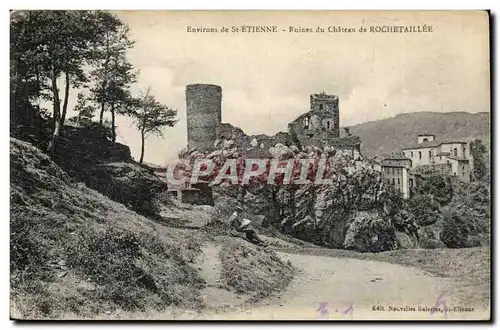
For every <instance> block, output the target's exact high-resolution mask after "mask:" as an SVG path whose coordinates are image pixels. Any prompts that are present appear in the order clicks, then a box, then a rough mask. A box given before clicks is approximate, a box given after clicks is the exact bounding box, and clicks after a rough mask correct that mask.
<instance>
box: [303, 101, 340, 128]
mask: <svg viewBox="0 0 500 330" xmlns="http://www.w3.org/2000/svg"><path fill="white" fill-rule="evenodd" d="M310 104H311V111H314V112H315V113H317V114H318V115H320V117H322V118H331V119H333V126H332V128H331V131H332V132H333V135H334V137H339V135H340V121H339V97H338V96H337V95H327V94H311V96H310Z"/></svg>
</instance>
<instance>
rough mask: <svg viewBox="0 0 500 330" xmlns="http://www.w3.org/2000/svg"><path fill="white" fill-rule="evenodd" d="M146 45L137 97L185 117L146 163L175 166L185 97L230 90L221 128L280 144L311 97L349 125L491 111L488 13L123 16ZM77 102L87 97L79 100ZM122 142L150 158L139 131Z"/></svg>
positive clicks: (124, 125) (136, 59)
mask: <svg viewBox="0 0 500 330" xmlns="http://www.w3.org/2000/svg"><path fill="white" fill-rule="evenodd" d="M116 13H117V14H118V16H119V17H120V18H121V19H122V20H123V21H124V22H125V23H126V24H128V25H129V27H130V29H131V36H132V39H134V40H135V41H136V44H135V47H134V49H133V50H132V51H131V52H130V54H129V59H130V61H131V62H132V64H133V65H134V66H135V67H136V68H138V69H140V79H139V82H138V85H137V86H136V87H135V89H138V88H140V89H144V88H147V87H148V86H151V88H152V92H153V94H154V95H155V96H156V97H157V99H158V100H160V101H162V102H164V103H165V104H167V105H169V106H170V107H172V108H174V109H177V110H178V114H179V119H180V120H179V122H178V123H177V125H176V126H175V127H173V128H166V129H165V139H161V138H156V137H150V138H149V139H148V140H147V143H146V154H145V161H147V162H152V163H156V164H165V163H167V162H172V161H173V160H175V159H176V155H177V152H178V151H179V150H180V149H181V148H183V147H184V146H185V145H186V141H187V137H186V121H185V118H186V116H185V111H186V105H185V86H186V85H187V84H193V83H210V84H216V85H220V86H221V87H222V121H223V122H229V123H231V124H233V125H235V126H238V127H241V128H242V129H243V130H244V131H245V132H246V133H247V134H261V133H263V134H269V135H272V134H275V133H276V132H278V131H286V129H287V124H288V123H289V122H290V121H292V120H294V119H295V118H296V117H297V116H299V115H300V114H302V113H304V112H307V111H308V109H309V94H313V93H319V92H322V91H325V92H326V93H328V94H335V95H338V96H339V99H340V125H341V126H348V125H354V124H358V123H362V122H366V121H373V120H377V119H382V118H386V117H391V116H394V115H396V114H399V113H407V112H415V111H441V112H449V111H469V112H480V111H489V110H490V109H489V104H490V95H489V94H490V93H489V90H490V85H489V41H488V38H489V28H488V16H487V14H486V12H420V13H412V12H406V13H404V12H399V13H398V12H262V11H261V12H255V11H254V12H165V11H142V12H138V11H125V12H123V11H122V12H116ZM245 24H246V25H277V26H278V28H279V30H280V32H279V33H275V34H272V33H267V34H260V33H253V34H251V33H250V34H249V33H188V32H187V26H192V27H216V28H219V29H220V27H221V26H223V25H225V26H228V27H229V28H230V26H232V25H234V26H241V25H245ZM424 24H426V25H431V26H432V27H433V32H432V33H412V34H409V33H384V34H383V33H370V32H366V33H359V32H356V33H328V32H325V33H322V34H318V33H289V32H282V31H281V30H283V29H286V30H287V31H288V29H289V26H295V27H299V26H300V27H310V28H312V29H313V30H316V27H318V26H323V27H324V28H325V29H326V28H328V26H343V27H352V28H355V29H356V30H358V29H359V28H360V27H361V26H365V27H367V28H368V29H369V27H370V26H371V25H373V26H375V25H380V26H382V25H424ZM75 94H76V93H75ZM117 125H118V133H119V134H118V141H119V142H123V143H125V144H127V145H129V146H130V148H131V150H132V155H133V156H134V158H136V159H138V158H139V152H140V137H139V134H138V132H137V131H136V130H135V128H134V127H133V126H132V125H131V121H130V120H128V119H126V118H123V117H120V118H118V120H117Z"/></svg>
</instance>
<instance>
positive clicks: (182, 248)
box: [10, 139, 204, 318]
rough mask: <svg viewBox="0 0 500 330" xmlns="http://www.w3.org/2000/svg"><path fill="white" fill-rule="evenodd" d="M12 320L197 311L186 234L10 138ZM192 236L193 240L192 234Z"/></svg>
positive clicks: (198, 283)
mask: <svg viewBox="0 0 500 330" xmlns="http://www.w3.org/2000/svg"><path fill="white" fill-rule="evenodd" d="M11 178H12V182H11V193H10V195H11V218H10V227H11V264H10V267H11V295H12V296H11V298H12V302H13V315H12V316H13V317H21V318H46V317H50V318H57V317H58V316H59V315H62V314H64V313H67V312H73V313H77V314H79V315H80V316H85V315H91V314H93V313H98V312H102V311H109V312H111V311H113V310H115V309H123V310H132V309H139V310H143V309H146V308H156V309H161V308H163V307H164V306H167V305H187V306H191V307H196V306H197V305H199V304H200V300H199V290H200V289H201V288H203V286H204V283H203V280H202V279H201V278H200V277H199V276H198V273H197V271H195V269H194V268H193V267H192V266H191V265H190V263H189V261H190V260H193V258H194V257H195V256H196V255H197V254H198V253H199V252H200V247H199V245H200V242H201V239H200V238H194V237H193V233H188V232H186V231H182V230H176V229H173V228H167V227H163V226H162V225H159V224H156V223H154V222H152V221H150V220H148V219H147V218H145V217H142V216H140V215H138V214H137V213H135V212H133V211H130V210H129V209H127V208H126V207H125V206H123V205H122V204H119V203H116V202H114V201H111V200H109V199H108V198H106V197H105V196H102V195H101V194H99V193H97V192H96V191H94V190H91V189H88V188H87V187H86V186H85V185H83V184H82V183H77V182H75V181H73V179H71V177H69V176H68V175H67V174H66V173H65V172H64V171H62V170H61V169H60V168H59V167H58V166H57V165H55V164H54V163H53V162H52V161H51V160H50V158H49V157H48V156H47V155H45V154H43V153H42V152H41V151H40V150H39V149H37V148H35V147H33V146H32V145H30V144H28V143H26V142H22V141H19V140H15V139H11ZM199 235H200V234H199Z"/></svg>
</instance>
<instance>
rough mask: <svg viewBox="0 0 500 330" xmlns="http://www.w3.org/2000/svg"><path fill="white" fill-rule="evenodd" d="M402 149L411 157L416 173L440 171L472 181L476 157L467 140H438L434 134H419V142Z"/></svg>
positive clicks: (465, 180) (464, 180) (462, 179)
mask: <svg viewBox="0 0 500 330" xmlns="http://www.w3.org/2000/svg"><path fill="white" fill-rule="evenodd" d="M402 149H403V153H404V155H405V156H406V157H408V158H409V159H411V161H412V170H413V172H414V173H425V172H439V173H442V174H447V175H451V176H454V177H458V179H459V180H460V181H462V182H470V181H471V174H472V169H473V166H474V164H473V161H474V159H473V157H472V155H471V154H470V147H469V144H468V143H467V142H463V141H438V140H436V139H435V135H433V134H419V135H418V136H417V144H414V145H410V146H406V147H403V148H402Z"/></svg>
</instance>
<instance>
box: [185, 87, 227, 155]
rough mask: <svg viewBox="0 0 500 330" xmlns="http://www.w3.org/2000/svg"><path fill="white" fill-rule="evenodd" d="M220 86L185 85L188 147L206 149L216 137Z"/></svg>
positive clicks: (219, 118) (220, 97) (220, 93)
mask: <svg viewBox="0 0 500 330" xmlns="http://www.w3.org/2000/svg"><path fill="white" fill-rule="evenodd" d="M221 103H222V88H221V87H220V86H217V85H208V84H193V85H187V86H186V120H187V138H188V147H189V148H195V149H197V150H200V151H205V150H208V149H209V148H210V147H211V146H213V144H214V142H215V140H216V139H217V132H218V128H219V125H220V123H221V119H222V114H221Z"/></svg>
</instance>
